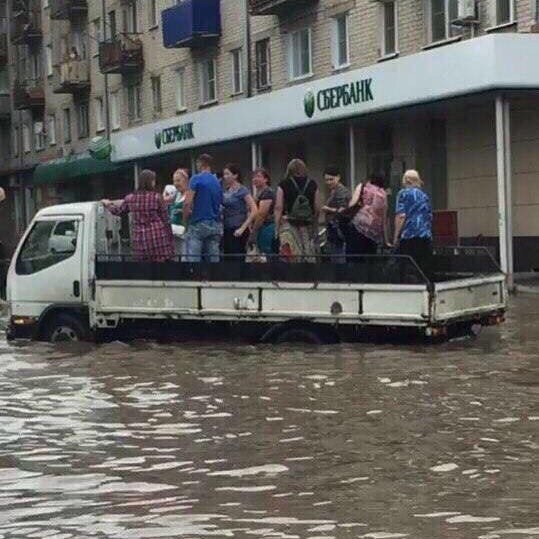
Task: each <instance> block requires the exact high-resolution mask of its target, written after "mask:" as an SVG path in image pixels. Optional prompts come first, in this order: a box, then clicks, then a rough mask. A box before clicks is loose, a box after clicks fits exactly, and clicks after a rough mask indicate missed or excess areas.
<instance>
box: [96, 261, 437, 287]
mask: <svg viewBox="0 0 539 539" xmlns="http://www.w3.org/2000/svg"><path fill="white" fill-rule="evenodd" d="M96 277H97V278H98V279H103V280H150V281H239V282H285V283H286V282H290V283H352V284H356V283H362V284H409V285H412V284H414V285H417V284H425V285H426V284H428V283H429V280H428V279H427V277H426V276H425V274H424V273H423V272H422V271H421V269H420V268H419V267H418V265H417V264H416V263H415V261H414V260H413V259H412V258H410V257H409V256H402V255H388V254H384V255H361V256H355V257H352V258H351V260H349V261H347V262H345V263H335V262H333V261H332V260H331V257H328V256H324V255H319V256H309V257H305V259H301V258H300V257H295V259H294V262H289V261H285V260H283V259H282V258H280V257H279V256H278V255H275V256H272V257H268V259H267V261H266V262H258V261H253V262H246V261H245V257H244V256H235V255H224V256H222V257H221V260H220V262H217V263H208V262H201V263H189V262H182V261H181V260H180V258H179V257H178V258H177V259H176V260H172V261H168V262H162V263H159V262H145V261H141V260H137V259H136V258H135V257H133V256H129V255H110V254H109V255H97V260H96Z"/></svg>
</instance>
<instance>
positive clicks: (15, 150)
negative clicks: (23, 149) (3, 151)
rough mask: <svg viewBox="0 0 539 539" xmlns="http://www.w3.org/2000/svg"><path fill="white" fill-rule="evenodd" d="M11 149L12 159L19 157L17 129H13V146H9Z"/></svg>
mask: <svg viewBox="0 0 539 539" xmlns="http://www.w3.org/2000/svg"><path fill="white" fill-rule="evenodd" d="M11 148H12V150H13V153H12V155H13V157H18V156H19V128H18V127H15V129H13V144H12V145H11Z"/></svg>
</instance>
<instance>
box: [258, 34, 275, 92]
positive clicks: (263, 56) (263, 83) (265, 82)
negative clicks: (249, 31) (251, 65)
mask: <svg viewBox="0 0 539 539" xmlns="http://www.w3.org/2000/svg"><path fill="white" fill-rule="evenodd" d="M255 57H256V87H257V89H258V90H264V89H266V88H269V87H270V86H271V55H270V40H269V39H261V40H260V41H257V42H256V44H255Z"/></svg>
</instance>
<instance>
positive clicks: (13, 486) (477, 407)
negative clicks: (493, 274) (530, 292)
mask: <svg viewBox="0 0 539 539" xmlns="http://www.w3.org/2000/svg"><path fill="white" fill-rule="evenodd" d="M538 322H539V298H517V299H516V300H514V301H513V305H512V311H511V314H510V318H509V321H508V323H507V324H506V325H505V326H504V327H503V328H501V329H496V328H490V329H488V330H485V331H484V332H483V334H482V335H481V336H480V337H479V338H477V339H475V340H461V341H456V342H450V343H446V344H444V345H439V346H432V347H428V346H422V345H414V346H412V345H410V346H405V345H399V346H395V345H376V346H375V345H355V346H353V345H343V346H336V347H319V348H315V347H301V346H297V347H290V346H288V347H280V348H271V347H261V348H256V347H252V346H243V347H241V346H233V347H231V346H226V345H221V346H216V345H212V346H208V345H201V344H195V343H191V344H188V345H175V346H171V345H158V344H154V343H149V342H148V343H143V342H141V343H135V344H131V345H124V344H121V343H112V344H107V345H103V346H101V347H98V348H95V347H90V346H84V347H81V346H78V347H73V346H71V347H67V348H58V347H57V348H54V347H52V346H49V345H44V344H32V345H22V346H21V345H18V346H10V345H8V344H7V343H6V342H5V340H4V338H3V336H0V410H1V411H0V537H1V538H12V537H13V538H15V537H24V538H45V537H46V538H48V539H51V538H55V539H60V538H65V539H67V538H71V537H73V538H87V537H103V538H122V539H128V538H133V539H139V538H157V537H161V538H162V537H171V538H172V537H185V538H196V537H237V538H248V537H275V538H277V537H279V538H296V537H297V538H312V539H314V538H330V537H335V538H348V537H362V538H371V539H391V538H401V537H409V538H410V539H436V538H451V539H454V538H455V539H456V538H462V539H473V538H481V539H498V538H501V539H513V538H516V539H526V538H532V539H538V538H539V509H538V508H539V504H538V500H539V485H538V476H539V471H538V449H539V442H538V440H537V437H536V436H537V433H538V427H539V410H538V403H539V391H538V390H539V367H538V365H539V362H538V354H539V324H538Z"/></svg>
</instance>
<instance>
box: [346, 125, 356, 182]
mask: <svg viewBox="0 0 539 539" xmlns="http://www.w3.org/2000/svg"><path fill="white" fill-rule="evenodd" d="M348 158H349V164H348V166H349V169H350V179H349V182H348V187H349V188H350V191H353V190H354V189H355V186H356V183H357V178H356V131H355V129H354V124H353V123H350V124H349V125H348Z"/></svg>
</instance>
